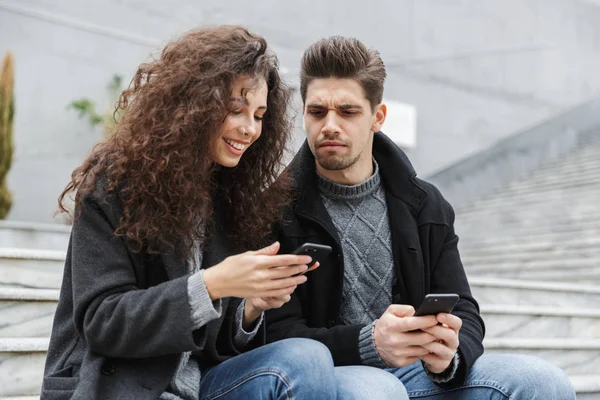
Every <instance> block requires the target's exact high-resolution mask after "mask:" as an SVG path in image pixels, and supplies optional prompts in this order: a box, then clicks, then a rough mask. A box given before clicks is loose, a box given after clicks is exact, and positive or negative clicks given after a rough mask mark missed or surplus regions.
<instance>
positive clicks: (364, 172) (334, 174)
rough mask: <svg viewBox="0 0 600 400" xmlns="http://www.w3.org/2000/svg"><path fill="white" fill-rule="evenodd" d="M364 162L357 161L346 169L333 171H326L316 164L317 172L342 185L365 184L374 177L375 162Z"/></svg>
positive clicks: (370, 160) (369, 160)
mask: <svg viewBox="0 0 600 400" xmlns="http://www.w3.org/2000/svg"><path fill="white" fill-rule="evenodd" d="M365 161H366V162H363V161H362V160H359V161H357V162H356V163H354V164H352V165H351V166H349V167H348V168H346V169H342V170H338V171H332V170H327V169H324V168H323V167H321V166H320V165H319V163H318V162H315V164H316V166H317V172H318V173H319V174H320V175H321V176H322V177H324V178H327V179H329V180H330V181H332V182H335V183H339V184H340V185H347V186H352V185H358V184H360V183H363V182H364V181H366V180H367V179H369V178H370V177H371V176H373V172H374V170H373V160H372V159H368V160H365Z"/></svg>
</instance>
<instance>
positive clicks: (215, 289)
mask: <svg viewBox="0 0 600 400" xmlns="http://www.w3.org/2000/svg"><path fill="white" fill-rule="evenodd" d="M202 274H203V275H202V277H203V278H204V285H205V286H206V291H207V292H208V295H209V296H210V299H211V300H212V301H215V300H218V299H221V298H223V297H227V295H226V293H225V292H226V288H225V287H223V284H222V281H221V279H220V278H219V274H218V271H217V270H215V269H214V268H208V269H205V270H203V271H202Z"/></svg>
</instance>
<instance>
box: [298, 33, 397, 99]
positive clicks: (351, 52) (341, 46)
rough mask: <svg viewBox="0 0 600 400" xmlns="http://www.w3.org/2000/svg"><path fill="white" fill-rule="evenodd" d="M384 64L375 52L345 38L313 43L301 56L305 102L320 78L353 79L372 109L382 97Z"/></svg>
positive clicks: (301, 83) (338, 37) (302, 89)
mask: <svg viewBox="0 0 600 400" xmlns="http://www.w3.org/2000/svg"><path fill="white" fill-rule="evenodd" d="M386 76H387V74H386V72H385V65H384V64H383V60H382V59H381V56H380V55H379V52H378V51H377V50H374V49H369V48H367V46H365V45H364V43H362V42H361V41H360V40H358V39H356V38H350V37H344V36H331V37H329V38H326V39H321V40H319V41H318V42H316V43H313V44H312V45H311V46H310V47H309V48H308V49H306V51H305V52H304V55H303V56H302V63H301V70H300V95H301V96H302V102H305V101H306V90H307V87H308V84H309V83H310V82H311V81H312V80H314V79H319V78H340V79H343V78H350V79H354V80H355V81H357V82H358V83H359V84H360V85H361V86H362V88H363V90H364V91H365V97H366V98H367V99H368V100H369V103H371V109H372V110H374V109H375V106H376V105H378V104H380V103H381V101H382V98H383V84H384V81H385V77H386Z"/></svg>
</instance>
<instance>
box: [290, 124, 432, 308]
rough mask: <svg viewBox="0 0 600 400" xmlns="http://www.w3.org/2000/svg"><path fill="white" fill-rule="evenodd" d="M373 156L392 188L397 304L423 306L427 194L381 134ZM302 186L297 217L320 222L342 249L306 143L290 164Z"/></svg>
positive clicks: (390, 202) (389, 197)
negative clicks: (421, 216)
mask: <svg viewBox="0 0 600 400" xmlns="http://www.w3.org/2000/svg"><path fill="white" fill-rule="evenodd" d="M373 156H374V157H375V160H376V161H377V163H378V164H379V171H380V174H381V178H382V181H383V184H384V186H385V189H386V199H387V205H388V215H389V219H390V227H391V231H392V243H393V255H394V264H395V269H396V276H397V278H398V279H397V283H396V285H395V286H394V287H393V288H392V290H393V295H394V299H393V302H394V303H404V304H418V303H419V302H420V301H421V299H422V298H423V296H424V289H423V256H422V249H421V244H420V240H419V228H418V223H417V216H418V213H419V211H420V210H421V208H422V207H423V205H424V204H425V201H426V192H425V190H424V189H423V188H421V187H420V186H419V185H418V183H417V181H416V179H415V178H416V172H415V170H414V168H413V166H412V165H411V163H410V161H409V160H408V157H407V156H406V154H405V153H404V152H403V151H402V150H401V149H400V148H399V147H398V146H397V145H396V144H395V143H394V142H392V141H391V140H390V139H389V138H388V137H387V136H385V135H384V134H383V133H381V132H376V133H375V137H374V141H373ZM289 168H290V173H291V174H292V177H293V179H294V180H295V182H296V188H297V198H296V201H295V206H294V212H295V213H296V214H297V215H299V216H301V217H303V218H306V219H310V220H313V221H315V222H317V223H319V224H320V225H321V226H322V227H323V228H324V229H325V230H326V231H327V232H328V233H329V235H330V236H331V237H333V238H334V239H335V240H336V241H337V243H338V245H339V246H340V248H341V243H340V240H339V235H338V233H337V230H336V229H335V226H334V225H333V222H332V221H331V217H330V216H329V213H328V212H327V209H326V208H325V205H324V204H323V201H322V200H321V196H320V194H319V189H318V182H317V172H316V167H315V158H314V156H313V154H312V152H311V150H310V148H309V147H308V143H307V142H304V144H303V146H302V148H301V149H300V151H299V152H298V154H297V155H296V157H295V158H294V160H293V161H292V162H291V163H290V167H289Z"/></svg>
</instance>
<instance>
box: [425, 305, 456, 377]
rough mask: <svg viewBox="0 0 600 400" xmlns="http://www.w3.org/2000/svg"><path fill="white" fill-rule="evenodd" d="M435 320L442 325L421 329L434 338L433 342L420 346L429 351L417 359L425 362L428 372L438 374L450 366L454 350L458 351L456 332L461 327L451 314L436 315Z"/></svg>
mask: <svg viewBox="0 0 600 400" xmlns="http://www.w3.org/2000/svg"><path fill="white" fill-rule="evenodd" d="M436 318H437V321H438V322H439V323H441V324H442V325H436V326H433V327H430V328H425V329H423V330H424V331H425V332H426V333H428V334H430V335H432V336H434V337H435V341H433V342H431V343H427V344H424V345H422V346H423V348H424V349H427V350H428V351H429V354H425V355H423V356H421V357H419V358H420V359H421V360H423V361H424V362H425V365H426V366H427V369H428V370H429V371H431V372H433V373H434V374H439V373H442V372H444V371H445V370H446V368H448V367H449V366H450V363H451V362H452V359H453V358H454V354H455V353H456V349H458V344H459V340H458V332H459V331H460V328H461V326H462V320H461V319H460V318H459V317H457V316H456V315H452V314H438V315H437V316H436Z"/></svg>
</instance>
